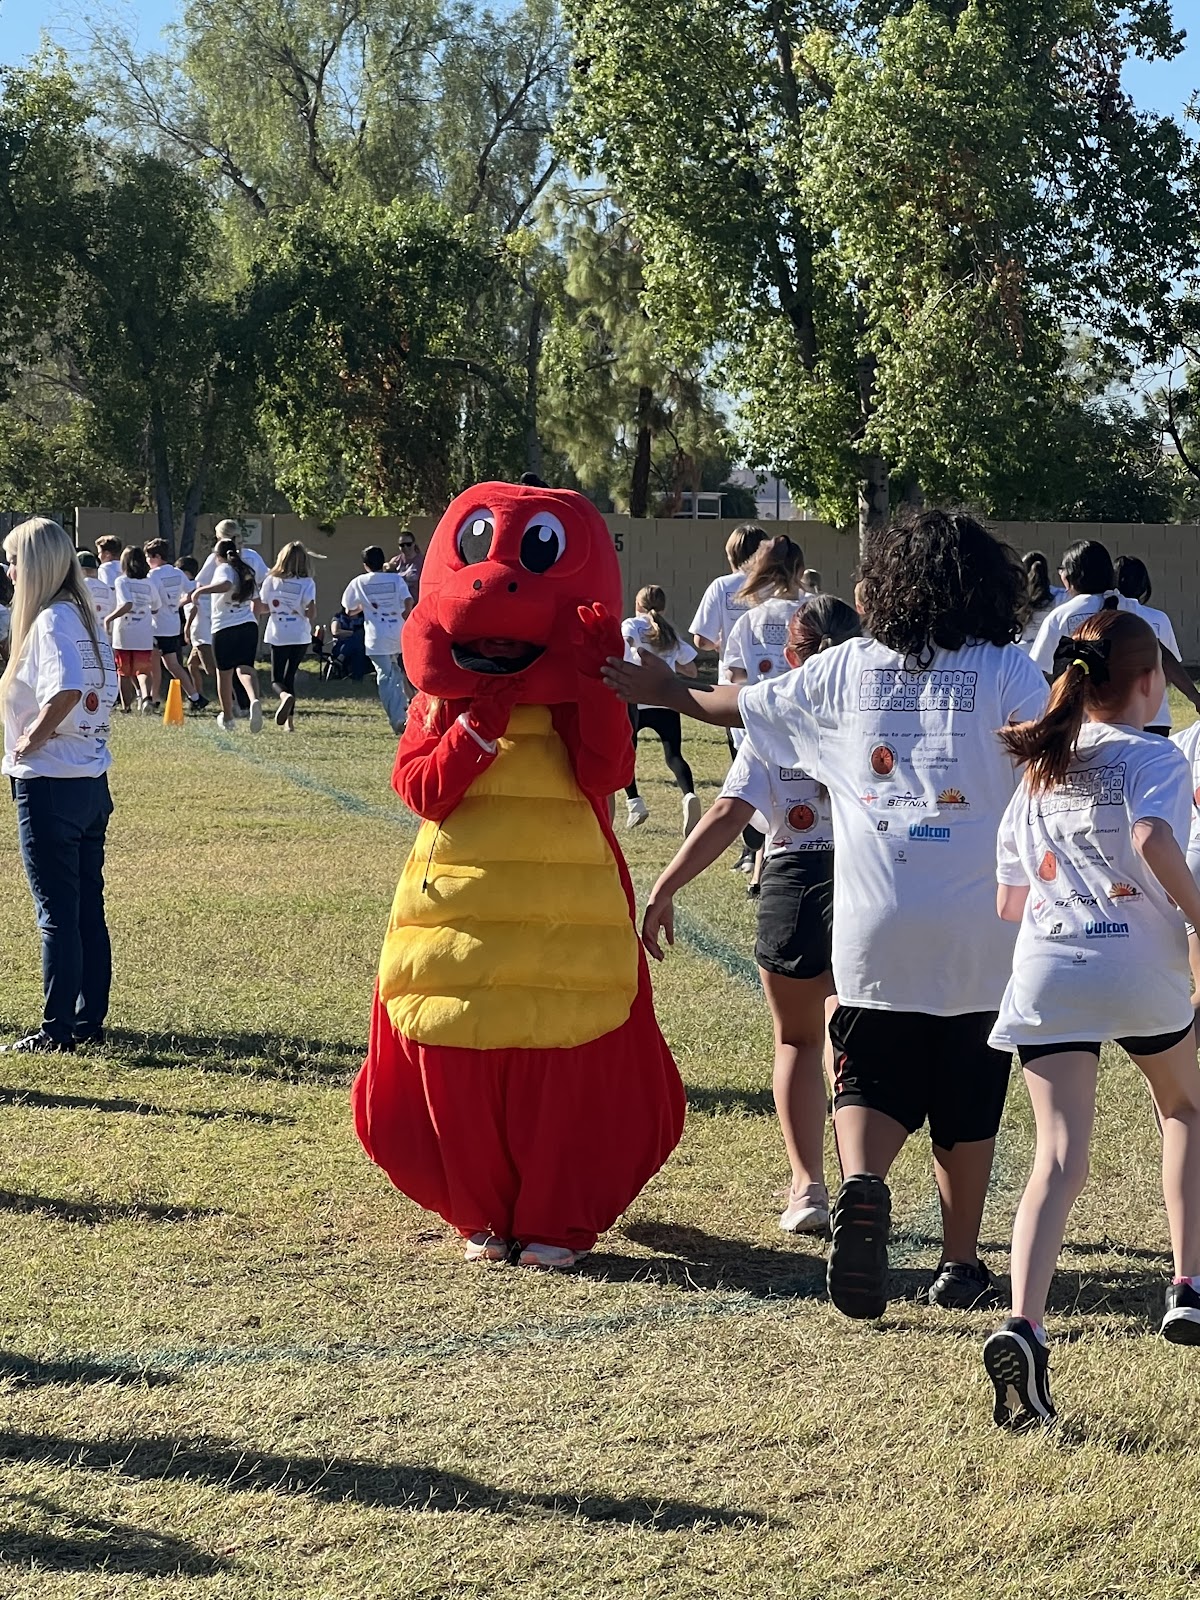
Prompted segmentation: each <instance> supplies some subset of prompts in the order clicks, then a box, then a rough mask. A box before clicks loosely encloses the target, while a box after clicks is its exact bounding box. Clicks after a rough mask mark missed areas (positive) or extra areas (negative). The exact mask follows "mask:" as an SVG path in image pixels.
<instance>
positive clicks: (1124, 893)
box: [1108, 883, 1141, 900]
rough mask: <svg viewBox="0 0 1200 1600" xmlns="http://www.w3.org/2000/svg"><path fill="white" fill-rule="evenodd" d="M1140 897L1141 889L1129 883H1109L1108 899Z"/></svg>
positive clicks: (1135, 898) (1133, 898)
mask: <svg viewBox="0 0 1200 1600" xmlns="http://www.w3.org/2000/svg"><path fill="white" fill-rule="evenodd" d="M1140 897H1141V890H1140V889H1135V888H1134V886H1133V884H1131V883H1113V884H1110V885H1109V889H1108V898H1109V899H1110V900H1137V899H1139V898H1140Z"/></svg>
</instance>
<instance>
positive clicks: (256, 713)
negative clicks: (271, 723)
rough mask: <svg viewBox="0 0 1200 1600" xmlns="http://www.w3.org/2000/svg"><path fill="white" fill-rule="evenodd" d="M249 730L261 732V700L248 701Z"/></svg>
mask: <svg viewBox="0 0 1200 1600" xmlns="http://www.w3.org/2000/svg"><path fill="white" fill-rule="evenodd" d="M250 732H251V733H261V732H262V701H261V700H251V702H250Z"/></svg>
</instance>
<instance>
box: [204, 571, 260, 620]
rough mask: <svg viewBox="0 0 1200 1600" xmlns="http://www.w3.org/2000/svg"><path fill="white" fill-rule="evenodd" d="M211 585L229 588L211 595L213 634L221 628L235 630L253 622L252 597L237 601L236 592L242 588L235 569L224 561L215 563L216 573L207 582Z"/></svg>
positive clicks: (238, 574)
mask: <svg viewBox="0 0 1200 1600" xmlns="http://www.w3.org/2000/svg"><path fill="white" fill-rule="evenodd" d="M208 581H209V582H212V583H227V584H229V588H228V589H225V590H223V591H222V593H220V594H214V595H211V596H210V597H209V598H210V599H211V600H212V625H213V632H214V633H220V631H221V629H222V628H237V627H240V626H241V624H242V623H243V622H253V621H254V596H253V594H251V595H250V597H249V598H248V599H246V600H239V599H237V598H236V597H237V594H238V591H239V590H240V589H241V587H242V579H241V574H240V573H239V572H238V571H237V569H236V568H235V567H231V566H230V565H229V563H228V562H226V561H219V562H218V563H217V568H216V571H215V572H214V573H213V575H212V578H211V579H210V580H208Z"/></svg>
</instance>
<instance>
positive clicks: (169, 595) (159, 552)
mask: <svg viewBox="0 0 1200 1600" xmlns="http://www.w3.org/2000/svg"><path fill="white" fill-rule="evenodd" d="M142 549H143V550H144V551H145V553H146V561H147V563H148V565H149V567H150V582H151V584H152V585H153V587H154V588H155V590H156V591H157V603H156V605H155V608H154V669H155V670H154V699H155V702H156V703H157V701H158V697H159V690H160V688H161V685H162V674H163V672H166V674H167V676H168V677H169V678H178V680H179V686H180V688H181V689H182V690H183V692H184V694H185V695H186V696H187V701H188V704H189V705H190V706H191V708H192V710H193V711H203V710H204V708H205V706H207V705H208V701H207V700H206V699H205V698H204V696H203V695H202V694H201V693H200V691H199V690H198V689H197V687H196V685H195V684H194V683H193V681H192V675H191V673H190V672H189V671H188V669H187V667H185V666H184V664H183V595H184V590H185V588H187V587H188V586H189V581H190V580H189V579H188V578H187V576H186V574H185V573H183V572H182V571H180V569H179V568H178V567H177V566H175V565H174V564H173V563H172V562H170V561H168V559H167V557H168V556H169V555H170V547H169V546H168V544H167V541H166V540H165V539H148V540H147V541H146V543H145V544H144V545H143V546H142Z"/></svg>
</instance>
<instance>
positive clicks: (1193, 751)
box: [1171, 722, 1200, 884]
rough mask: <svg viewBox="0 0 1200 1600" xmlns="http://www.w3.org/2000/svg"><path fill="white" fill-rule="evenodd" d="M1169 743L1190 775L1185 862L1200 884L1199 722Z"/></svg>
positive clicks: (1176, 735) (1183, 729)
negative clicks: (1190, 797)
mask: <svg viewBox="0 0 1200 1600" xmlns="http://www.w3.org/2000/svg"><path fill="white" fill-rule="evenodd" d="M1171 743H1172V744H1173V745H1176V746H1178V748H1179V749H1180V750H1182V751H1183V754H1184V756H1185V757H1186V759H1187V763H1188V766H1189V767H1190V768H1191V773H1192V821H1191V828H1190V830H1189V832H1188V843H1187V862H1188V866H1189V867H1190V868H1191V869H1192V877H1193V878H1195V880H1196V882H1197V883H1198V884H1200V722H1192V723H1189V725H1188V726H1187V727H1186V728H1181V729H1180V731H1179V732H1178V733H1173V734H1172V735H1171Z"/></svg>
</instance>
